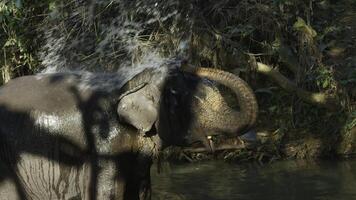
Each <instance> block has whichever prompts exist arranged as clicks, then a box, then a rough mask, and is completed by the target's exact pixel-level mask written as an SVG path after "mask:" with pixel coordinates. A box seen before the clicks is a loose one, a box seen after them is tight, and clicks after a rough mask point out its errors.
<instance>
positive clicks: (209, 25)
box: [0, 0, 356, 161]
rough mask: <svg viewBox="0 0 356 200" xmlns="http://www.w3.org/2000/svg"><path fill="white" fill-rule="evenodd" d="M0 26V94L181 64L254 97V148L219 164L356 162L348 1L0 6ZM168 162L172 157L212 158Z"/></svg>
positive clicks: (353, 6)
mask: <svg viewBox="0 0 356 200" xmlns="http://www.w3.org/2000/svg"><path fill="white" fill-rule="evenodd" d="M0 24H1V28H0V46H1V53H0V74H1V76H0V82H1V84H4V83H6V82H7V81H9V80H10V79H12V78H15V77H18V76H23V75H27V74H34V73H38V72H43V71H45V72H48V71H63V70H68V69H69V70H88V71H116V70H117V69H119V68H120V67H123V66H125V65H126V66H127V65H135V64H154V63H155V62H157V61H158V60H162V59H169V58H172V57H179V58H182V59H187V60H188V61H189V62H190V63H192V64H194V65H196V66H204V67H215V68H221V69H224V70H227V71H230V72H232V73H235V74H237V75H239V76H240V77H242V78H243V79H244V80H246V81H247V82H248V83H249V84H250V85H251V87H252V88H253V89H254V91H255V93H256V96H257V99H258V102H259V107H260V112H259V119H258V123H257V125H256V129H257V133H258V135H257V136H258V139H259V143H260V144H258V145H257V146H256V147H254V148H242V149H235V150H229V151H224V152H220V154H219V155H218V156H217V157H219V158H224V159H226V160H259V161H271V160H275V159H280V158H315V157H330V156H352V155H353V154H355V153H356V2H355V1H353V0H264V1H261V0H239V1H237V0H219V1H213V0H167V1H157V0H135V1H132V0H102V1H99V0H88V1H86V0H69V1H67V0H31V1H30V0H1V1H0ZM222 91H224V88H222ZM228 95H229V94H228V91H226V96H227V98H228ZM168 151H172V152H173V153H172V152H171V153H170V154H169V155H168V156H166V157H168V158H169V157H172V155H173V157H176V158H180V159H185V160H189V161H194V160H200V159H205V158H207V157H208V156H207V155H206V154H203V153H189V152H185V151H177V149H170V150H168Z"/></svg>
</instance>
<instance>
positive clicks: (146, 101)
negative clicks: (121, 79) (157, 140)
mask: <svg viewBox="0 0 356 200" xmlns="http://www.w3.org/2000/svg"><path fill="white" fill-rule="evenodd" d="M158 106H159V90H158V89H157V87H155V86H153V85H145V86H144V87H142V88H139V89H138V90H134V92H131V93H129V94H126V95H125V96H123V97H121V98H120V100H119V103H118V107H117V113H118V115H119V118H120V120H121V121H124V122H126V123H128V124H130V125H132V126H133V127H135V128H136V129H138V130H140V131H142V132H147V131H149V130H151V128H152V126H153V124H154V123H155V122H156V121H157V118H158Z"/></svg>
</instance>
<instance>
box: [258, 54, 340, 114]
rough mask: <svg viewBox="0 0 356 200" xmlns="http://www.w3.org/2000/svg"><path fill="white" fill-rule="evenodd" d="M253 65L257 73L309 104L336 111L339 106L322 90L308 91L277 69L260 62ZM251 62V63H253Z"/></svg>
mask: <svg viewBox="0 0 356 200" xmlns="http://www.w3.org/2000/svg"><path fill="white" fill-rule="evenodd" d="M253 63H254V67H255V69H256V71H257V72H258V73H261V74H264V75H266V76H268V77H270V78H272V79H273V80H274V81H275V82H277V84H278V85H279V86H280V87H282V88H283V89H285V90H286V91H288V92H291V93H295V94H296V95H297V96H298V97H299V98H301V99H302V100H304V101H305V102H308V103H310V104H313V105H316V106H320V107H324V108H327V109H329V110H332V111H336V110H337V109H339V108H340V105H339V104H338V103H337V102H338V101H337V100H336V99H335V98H334V97H332V96H330V95H327V94H325V93H322V92H309V91H306V90H303V89H301V88H299V87H298V86H297V85H296V84H295V83H294V82H292V81H290V80H289V79H288V78H286V77H285V76H284V75H283V74H281V73H280V72H279V71H277V70H275V69H273V68H272V67H270V66H268V65H266V64H263V63H261V62H256V61H254V62H253ZM253 63H252V64H253Z"/></svg>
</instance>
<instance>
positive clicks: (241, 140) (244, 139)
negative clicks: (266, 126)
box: [185, 130, 257, 153]
mask: <svg viewBox="0 0 356 200" xmlns="http://www.w3.org/2000/svg"><path fill="white" fill-rule="evenodd" d="M256 143H257V135H256V132H255V131H254V130H250V131H248V132H246V133H245V134H243V135H241V136H235V137H231V136H226V135H222V134H220V135H208V136H206V137H205V138H204V139H203V141H201V142H200V143H199V144H197V145H193V146H192V147H189V148H185V149H186V150H187V151H190V152H210V153H215V152H218V151H224V150H238V149H245V148H250V147H252V146H254V145H255V144H256Z"/></svg>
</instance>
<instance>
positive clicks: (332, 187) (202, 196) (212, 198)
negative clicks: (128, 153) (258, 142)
mask: <svg viewBox="0 0 356 200" xmlns="http://www.w3.org/2000/svg"><path fill="white" fill-rule="evenodd" d="M166 165H167V164H166ZM151 174H152V185H153V187H152V188H153V197H152V199H153V200H235V199H238V200H262V199H263V200H329V199H330V200H331V199H332V200H355V199H356V160H351V161H350V160H349V161H317V162H315V161H313V162H312V161H278V162H274V163H272V164H265V165H260V164H236V163H235V164H231V163H226V162H223V161H211V162H202V163H191V164H169V167H164V169H163V172H161V173H158V172H157V167H156V166H154V167H153V168H152V173H151Z"/></svg>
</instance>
